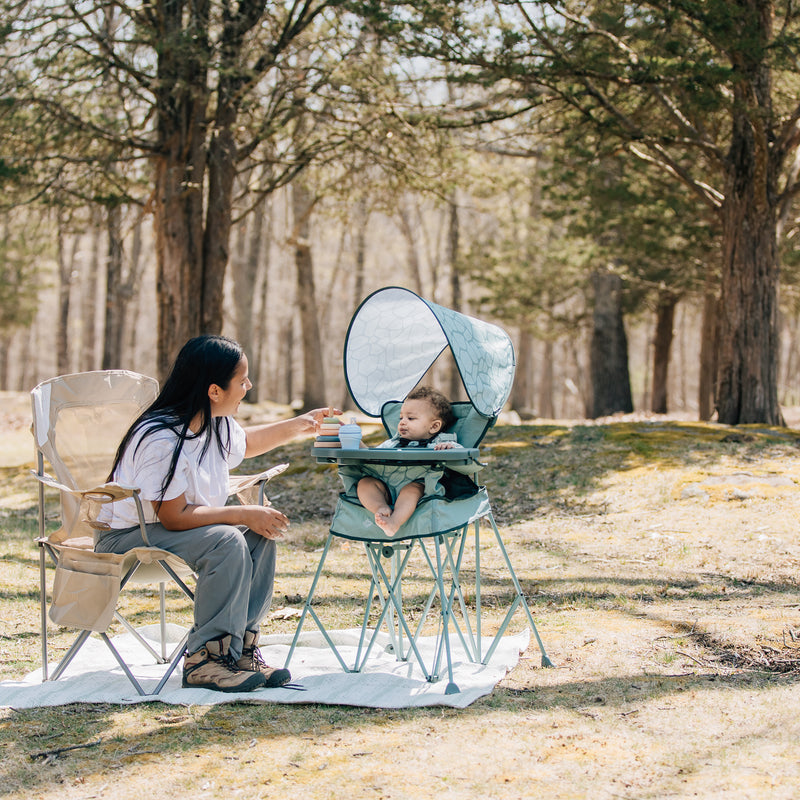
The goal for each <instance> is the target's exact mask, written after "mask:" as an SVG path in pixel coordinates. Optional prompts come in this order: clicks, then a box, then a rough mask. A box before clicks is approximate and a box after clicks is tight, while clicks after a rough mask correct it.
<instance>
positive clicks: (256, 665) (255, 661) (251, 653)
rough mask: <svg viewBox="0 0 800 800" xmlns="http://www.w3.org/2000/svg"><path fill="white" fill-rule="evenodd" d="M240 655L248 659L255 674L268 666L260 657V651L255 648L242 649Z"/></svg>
mask: <svg viewBox="0 0 800 800" xmlns="http://www.w3.org/2000/svg"><path fill="white" fill-rule="evenodd" d="M242 655H243V656H245V657H246V658H249V659H250V663H251V664H252V668H253V671H254V672H257V671H258V670H259V669H260V668H261V667H266V666H268V665H267V662H266V661H264V658H263V656H262V655H261V651H260V650H259V649H258V648H257V647H246V648H244V650H242Z"/></svg>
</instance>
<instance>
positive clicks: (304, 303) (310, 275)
mask: <svg viewBox="0 0 800 800" xmlns="http://www.w3.org/2000/svg"><path fill="white" fill-rule="evenodd" d="M313 205H314V199H313V198H312V196H311V192H310V191H309V190H308V187H307V186H306V185H305V183H304V182H303V181H302V180H301V179H298V178H296V179H295V180H294V182H293V184H292V211H293V216H294V229H293V237H292V238H293V244H294V259H295V266H296V268H297V306H298V310H299V312H300V332H301V335H302V337H303V408H304V409H305V410H308V409H311V408H319V407H321V406H324V405H325V403H326V400H325V360H324V358H323V357H322V340H321V338H320V333H319V319H318V316H317V301H316V291H315V286H314V265H313V262H312V258H311V212H312V210H313Z"/></svg>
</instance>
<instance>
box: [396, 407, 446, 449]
mask: <svg viewBox="0 0 800 800" xmlns="http://www.w3.org/2000/svg"><path fill="white" fill-rule="evenodd" d="M441 429H442V420H441V419H439V417H438V416H437V415H436V411H435V409H434V408H433V406H432V405H431V404H430V403H429V402H428V401H427V400H406V401H405V402H404V403H403V405H402V406H401V408H400V422H399V423H398V425H397V432H398V433H399V434H400V436H401V437H402V438H403V439H411V440H419V439H429V438H430V437H431V436H435V435H436V434H437V433H439V431H440V430H441Z"/></svg>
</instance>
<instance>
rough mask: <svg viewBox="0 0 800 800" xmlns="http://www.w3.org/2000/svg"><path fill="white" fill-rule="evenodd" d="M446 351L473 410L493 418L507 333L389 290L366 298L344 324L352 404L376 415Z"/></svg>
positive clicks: (502, 395) (505, 366) (506, 378)
mask: <svg viewBox="0 0 800 800" xmlns="http://www.w3.org/2000/svg"><path fill="white" fill-rule="evenodd" d="M448 346H449V347H450V350H451V352H452V355H453V360H454V361H455V363H456V366H457V367H458V371H459V373H460V375H461V380H462V382H463V384H464V388H465V389H466V392H467V396H468V397H469V399H470V402H471V403H472V405H473V406H474V407H475V409H476V411H478V412H479V413H481V414H483V415H484V416H487V417H496V416H497V415H498V414H499V413H500V411H501V409H502V408H503V406H504V405H505V402H506V400H508V396H509V394H510V393H511V385H512V383H513V382H514V368H515V362H514V347H513V345H512V343H511V339H510V338H509V337H508V334H507V333H506V332H505V331H504V330H502V328H499V327H497V326H496V325H492V324H491V323H488V322H484V321H483V320H479V319H475V318H474V317H470V316H467V315H466V314H462V313H461V312H459V311H453V310H452V309H449V308H445V307H444V306H440V305H437V304H436V303H431V302H429V301H427V300H424V299H423V298H421V297H420V296H419V295H417V294H415V293H414V292H412V291H411V290H410V289H403V288H400V287H396V286H390V287H386V288H384V289H379V290H378V291H377V292H374V293H373V294H371V295H370V296H369V297H367V298H366V299H365V300H364V302H363V303H362V304H361V305H360V306H359V308H358V309H357V310H356V313H355V314H354V315H353V319H352V320H351V321H350V327H349V328H348V331H347V336H346V338H345V344H344V372H345V378H346V380H347V386H348V388H349V390H350V394H351V395H352V397H353V400H354V401H355V402H356V404H357V405H358V407H359V408H360V409H361V410H362V411H363V412H364V413H365V414H369V415H370V416H373V417H377V416H379V415H380V413H381V408H382V407H383V404H384V403H385V402H387V401H389V400H402V399H404V398H405V396H406V395H407V394H408V393H409V392H410V391H411V390H412V389H413V388H414V387H415V386H416V385H417V384H418V383H419V381H420V380H421V379H422V376H423V375H424V374H425V373H426V372H427V371H428V369H429V368H430V367H431V365H432V364H433V363H434V361H436V359H437V358H438V357H439V356H440V355H441V353H442V352H443V351H444V350H445V348H446V347H448Z"/></svg>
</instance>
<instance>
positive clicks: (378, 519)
mask: <svg viewBox="0 0 800 800" xmlns="http://www.w3.org/2000/svg"><path fill="white" fill-rule="evenodd" d="M391 516H392V509H391V508H389V506H381V507H380V508H379V509H378V510H377V511H376V512H375V524H376V525H377V526H378V527H379V528H382V527H383V526H384V525H386V523H387V522H388V521H389V518H390V517H391Z"/></svg>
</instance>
